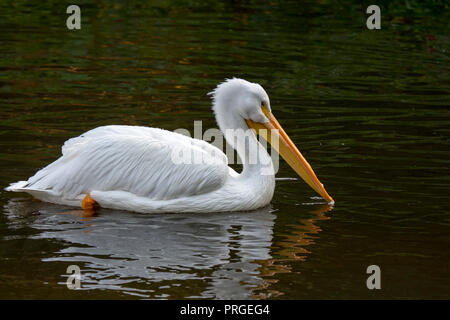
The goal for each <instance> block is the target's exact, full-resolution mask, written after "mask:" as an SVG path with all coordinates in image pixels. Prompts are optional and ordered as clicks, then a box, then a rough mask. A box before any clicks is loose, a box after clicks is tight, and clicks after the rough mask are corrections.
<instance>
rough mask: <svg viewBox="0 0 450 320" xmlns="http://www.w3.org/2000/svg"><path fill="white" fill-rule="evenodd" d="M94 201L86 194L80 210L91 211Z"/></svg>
mask: <svg viewBox="0 0 450 320" xmlns="http://www.w3.org/2000/svg"><path fill="white" fill-rule="evenodd" d="M95 204H96V202H95V200H94V199H92V198H91V195H90V194H89V193H88V194H87V195H86V196H85V197H84V199H83V202H82V203H81V208H82V209H83V210H93V209H94V207H95Z"/></svg>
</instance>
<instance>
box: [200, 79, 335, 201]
mask: <svg viewBox="0 0 450 320" xmlns="http://www.w3.org/2000/svg"><path fill="white" fill-rule="evenodd" d="M209 94H211V95H212V98H213V107H212V109H213V111H214V114H215V116H216V121H217V124H218V126H219V128H220V130H221V131H222V132H223V133H225V132H226V131H227V130H228V129H235V130H236V129H243V130H249V129H253V130H255V132H256V133H257V134H258V135H260V136H262V137H263V138H264V139H265V140H267V141H268V142H269V143H270V144H271V145H272V147H273V148H274V149H275V150H277V152H278V153H279V154H280V155H281V156H282V157H283V159H284V160H285V161H286V162H287V163H288V164H289V165H290V166H291V167H292V169H294V171H295V172H296V173H297V174H298V175H299V176H300V177H301V178H302V179H303V180H304V181H305V182H306V183H307V184H308V185H309V186H310V187H311V188H313V189H314V190H315V191H316V192H317V193H318V194H319V195H320V196H322V198H324V199H325V200H326V201H327V202H328V203H334V200H333V198H332V197H330V196H329V195H328V193H327V191H326V190H325V188H324V186H323V184H322V183H321V182H320V181H319V179H318V178H317V176H316V175H315V173H314V171H313V169H312V168H311V166H310V165H309V163H308V162H307V161H306V159H305V158H304V157H303V156H302V154H301V153H300V151H299V150H298V148H297V147H296V146H295V144H294V143H293V142H292V140H291V139H290V138H289V136H288V135H287V134H286V132H285V131H284V130H283V128H282V127H281V125H280V124H279V122H278V121H277V119H276V118H275V116H274V115H273V114H272V109H271V106H270V99H269V96H268V94H267V93H266V91H265V90H264V89H263V87H262V86H261V85H259V84H257V83H251V82H248V81H246V80H243V79H237V78H233V79H227V80H225V81H224V82H222V83H221V84H219V85H218V86H217V87H216V88H215V89H214V90H213V91H212V92H210V93H209ZM225 138H227V136H226V135H225ZM227 141H228V139H227ZM228 142H230V141H228Z"/></svg>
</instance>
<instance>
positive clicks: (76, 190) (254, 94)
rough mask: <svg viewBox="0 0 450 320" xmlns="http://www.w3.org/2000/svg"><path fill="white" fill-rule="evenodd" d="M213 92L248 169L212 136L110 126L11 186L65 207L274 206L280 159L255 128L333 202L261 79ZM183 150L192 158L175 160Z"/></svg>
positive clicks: (72, 143)
mask: <svg viewBox="0 0 450 320" xmlns="http://www.w3.org/2000/svg"><path fill="white" fill-rule="evenodd" d="M212 95H213V101H214V103H213V110H214V113H215V115H216V120H217V124H218V125H219V128H220V129H221V131H222V132H223V133H224V136H225V138H226V139H227V142H228V143H229V144H230V145H232V146H233V147H234V148H236V150H237V152H238V154H239V157H240V158H241V160H242V163H243V171H242V173H241V174H238V173H236V172H235V171H234V170H233V169H231V168H230V167H228V165H227V157H226V155H225V154H224V153H223V152H222V151H221V150H219V149H217V148H216V147H214V146H212V145H210V144H208V143H206V142H204V141H201V140H197V139H191V138H188V137H186V136H183V135H180V134H177V133H174V132H169V131H166V130H161V129H156V128H147V127H132V126H107V127H99V128H96V129H93V130H91V131H88V132H86V133H84V134H82V135H81V136H79V137H77V138H74V139H70V140H68V141H67V142H66V143H65V144H64V146H63V148H62V153H63V155H62V157H61V158H59V159H58V160H56V161H55V162H53V163H52V164H50V165H48V166H47V167H45V168H43V169H42V170H40V171H38V172H37V173H36V174H35V175H34V176H33V177H31V178H29V179H28V181H19V182H17V183H14V184H12V185H11V186H10V187H8V188H7V190H9V191H23V192H28V193H30V194H32V195H33V196H35V197H36V198H38V199H41V200H44V201H48V202H53V203H58V204H66V205H73V206H80V205H82V206H83V207H85V208H88V207H92V206H93V204H95V203H96V202H97V203H99V204H100V205H101V206H102V207H105V208H113V209H122V210H130V211H137V212H211V211H238V210H239V211H240V210H253V209H257V208H260V207H263V206H266V205H267V204H269V202H270V200H271V199H272V196H273V191H274V187H275V179H274V172H273V166H272V160H271V158H270V156H269V154H268V153H267V151H266V150H265V149H264V147H263V146H262V145H261V144H260V143H259V142H258V140H257V138H256V135H255V134H254V133H253V132H251V131H249V128H252V129H255V131H256V133H258V134H260V135H262V136H263V137H264V138H265V139H266V140H268V141H269V142H270V143H272V145H273V147H274V148H275V149H276V150H277V151H279V153H280V154H281V156H282V157H283V158H284V159H285V160H286V161H287V162H288V164H289V165H290V166H291V167H292V168H293V169H294V170H295V171H296V172H297V173H298V174H299V175H300V176H301V177H302V178H303V179H304V180H305V181H306V182H307V183H308V184H309V185H310V186H311V187H312V188H313V189H314V190H315V191H316V192H317V193H318V194H320V195H321V196H322V197H323V198H324V199H325V200H326V201H327V202H332V201H333V199H332V198H331V197H330V196H329V195H328V193H327V192H326V191H325V188H324V187H323V185H322V184H321V183H320V181H319V180H318V179H317V177H316V175H315V174H314V172H313V170H312V168H311V167H310V165H309V164H308V163H307V162H306V160H305V159H304V158H303V156H302V155H301V153H300V152H299V151H298V149H297V148H296V147H295V145H294V144H293V142H292V141H291V140H290V139H289V137H288V136H287V134H286V133H285V132H284V130H283V129H282V128H281V126H280V124H279V123H278V121H277V120H276V119H275V117H274V116H273V114H272V112H271V108H270V102H269V97H268V95H267V93H266V92H265V91H264V89H263V88H262V87H261V86H260V85H259V84H255V83H250V82H247V81H245V80H242V79H232V80H228V81H226V82H224V83H222V84H220V85H219V86H218V87H217V88H216V89H215V90H214V91H213V92H212ZM269 132H270V134H269ZM180 153H181V154H183V155H190V156H191V160H192V161H190V162H188V163H185V162H181V163H178V162H177V161H174V154H180ZM194 159H202V161H200V162H195V160H194Z"/></svg>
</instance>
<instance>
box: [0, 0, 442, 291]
mask: <svg viewBox="0 0 450 320" xmlns="http://www.w3.org/2000/svg"><path fill="white" fill-rule="evenodd" d="M51 3H52V2H51V1H46V2H42V3H40V2H37V1H14V2H13V1H11V2H9V1H6V2H1V3H0V30H1V32H0V186H1V187H2V189H3V188H4V187H5V186H7V185H8V184H9V183H10V182H14V181H17V180H24V179H26V178H28V177H29V176H31V175H32V174H34V172H36V171H37V170H38V169H40V168H42V167H43V166H45V165H46V164H48V163H50V162H52V161H54V160H55V159H56V158H57V157H59V155H60V148H61V145H62V144H63V143H64V141H65V140H67V139H68V138H70V137H74V136H77V135H79V134H81V133H83V132H84V131H86V130H88V129H92V128H94V127H97V126H100V125H107V124H128V125H145V126H157V127H162V128H165V129H169V130H174V129H177V128H187V129H190V130H192V128H193V124H194V121H195V120H202V121H203V128H204V130H206V129H208V128H213V127H215V122H214V118H213V115H212V113H211V110H210V100H209V98H208V97H207V96H206V93H207V92H209V91H210V90H211V89H213V88H214V87H215V85H216V84H217V83H219V82H220V81H222V80H223V79H224V78H226V77H231V76H237V77H243V78H245V79H247V80H250V81H253V82H259V83H261V84H262V85H263V86H264V88H265V89H266V90H267V92H268V93H269V96H270V97H271V103H272V108H273V111H274V114H275V115H276V116H277V118H278V120H279V121H280V123H281V124H282V125H283V127H284V128H285V130H286V132H287V133H288V134H289V135H290V137H291V138H292V140H293V141H294V142H295V143H296V144H297V146H298V147H299V149H300V150H301V151H302V153H303V154H304V155H305V157H306V158H307V159H308V161H309V162H310V163H311V165H312V166H313V168H314V169H315V171H316V173H317V174H318V176H319V178H320V180H321V181H322V182H323V183H324V184H325V185H326V188H327V191H328V192H329V193H330V194H331V195H332V196H333V198H334V199H335V200H336V205H335V206H334V207H329V206H327V205H323V204H320V201H318V200H316V199H315V198H313V197H315V194H314V192H313V191H312V190H311V189H310V188H309V187H307V186H306V184H305V183H304V182H302V181H299V180H297V181H292V180H281V181H278V182H277V187H276V191H275V195H274V198H273V201H272V204H271V206H270V207H269V208H264V209H261V210H258V211H256V212H249V213H211V214H169V215H162V214H161V215H160V214H153V215H141V214H135V213H130V212H118V211H111V210H101V211H99V212H98V214H97V215H96V216H94V217H92V218H90V219H87V218H82V217H80V216H79V212H78V211H76V210H74V209H73V208H69V207H63V206H56V205H51V204H46V203H40V202H37V201H36V200H33V199H32V198H31V197H30V196H28V195H25V194H18V193H8V192H6V191H3V190H2V191H1V192H0V206H1V207H2V213H1V214H0V298H3V299H9V298H19V299H22V298H38V299H47V298H168V299H176V298H177V299H181V298H240V299H247V298H263V299H264V298H281V299H317V298H318V299H322V298H324V299H329V298H337V299H347V298H351V299H397V298H408V299H414V298H438V299H448V298H449V297H450V268H449V265H450V252H449V248H450V212H449V209H450V205H449V200H450V199H449V194H450V168H449V167H450V160H449V155H450V139H449V137H450V126H449V120H450V111H449V110H450V109H449V105H450V103H449V102H450V99H449V89H450V81H449V71H450V67H449V44H450V39H449V36H450V34H449V27H448V21H449V14H448V9H449V8H448V6H445V5H444V2H439V1H434V2H430V3H431V4H420V2H418V1H417V2H416V1H414V0H411V1H409V5H410V6H411V7H412V8H411V9H408V8H405V4H404V3H403V2H401V1H394V2H392V1H391V2H388V1H381V2H379V4H380V5H381V9H382V29H381V30H373V31H370V30H368V29H367V28H366V27H365V20H366V18H367V15H366V14H365V8H366V7H367V5H368V4H367V5H363V6H361V5H355V4H351V2H348V1H347V2H346V3H345V4H339V3H337V2H334V1H320V2H313V1H311V2H305V3H302V4H301V5H299V4H298V3H297V2H289V1H270V2H263V1H258V2H256V1H255V2H254V1H233V2H229V3H228V4H220V5H219V4H216V3H214V2H210V3H208V2H205V3H204V4H201V3H200V2H196V1H160V2H154V3H153V4H145V5H143V4H139V2H138V1H128V2H125V1H124V2H123V3H122V2H120V1H113V2H111V1H108V2H106V1H95V2H92V3H91V2H88V1H75V3H76V4H79V5H80V7H81V14H82V25H81V30H78V31H70V30H68V29H67V28H66V25H65V21H66V17H67V16H68V15H67V14H66V13H65V11H66V7H67V5H68V4H65V3H63V2H61V1H55V4H51ZM389 3H391V5H388V4H389ZM70 4H72V3H70ZM419 4H420V5H419ZM277 176H278V177H295V173H294V172H293V171H292V170H291V169H290V168H289V167H288V166H287V164H286V163H284V162H283V163H281V168H280V171H279V173H278V175H277ZM72 264H76V265H79V266H80V268H81V272H82V282H81V285H82V290H77V291H74V290H69V289H68V288H67V287H66V285H65V281H66V276H67V275H66V269H67V267H68V266H69V265H72ZM373 264H375V265H378V266H380V268H381V282H382V288H381V290H368V289H367V287H366V279H367V277H368V275H367V274H366V268H367V267H368V266H369V265H373Z"/></svg>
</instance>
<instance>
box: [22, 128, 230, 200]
mask: <svg viewBox="0 0 450 320" xmlns="http://www.w3.org/2000/svg"><path fill="white" fill-rule="evenodd" d="M62 153H63V155H62V156H61V157H60V158H59V159H58V160H56V161H55V162H53V163H51V164H50V165H48V166H47V167H45V168H43V169H41V170H40V171H38V172H37V173H36V174H35V175H34V176H33V177H31V178H30V179H29V180H28V182H27V183H26V184H23V183H22V184H21V189H30V190H49V191H51V192H53V193H59V194H61V196H63V197H64V198H66V199H75V198H77V197H79V195H82V194H86V193H88V192H91V191H93V190H98V191H115V190H120V191H127V192H130V193H133V194H135V195H138V196H143V197H148V198H150V199H154V200H166V199H175V198H180V197H185V196H192V195H197V194H203V193H207V192H211V191H213V190H216V189H218V188H220V187H221V186H222V185H223V184H224V183H225V180H226V179H227V176H228V165H227V158H226V156H225V154H224V153H223V152H222V151H221V150H219V149H218V148H216V147H214V146H212V145H210V144H208V143H206V142H204V141H202V140H197V139H192V138H189V137H186V136H184V135H181V134H178V133H174V132H170V131H166V130H162V129H156V128H148V127H136V126H106V127H99V128H96V129H93V130H91V131H88V132H86V133H84V134H82V135H81V136H79V137H76V138H73V139H70V140H68V141H66V143H65V144H64V146H63V147H62ZM22 191H25V190H22Z"/></svg>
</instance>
